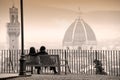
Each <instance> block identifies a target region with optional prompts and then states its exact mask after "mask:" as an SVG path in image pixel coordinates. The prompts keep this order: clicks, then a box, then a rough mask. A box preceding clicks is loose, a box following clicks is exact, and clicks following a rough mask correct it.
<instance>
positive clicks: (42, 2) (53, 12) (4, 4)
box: [0, 0, 120, 48]
mask: <svg viewBox="0 0 120 80" xmlns="http://www.w3.org/2000/svg"><path fill="white" fill-rule="evenodd" d="M19 1H20V0H0V36H1V39H0V43H1V44H2V43H4V44H6V45H7V44H8V41H7V40H8V38H7V37H8V35H7V27H6V24H7V23H8V22H9V8H10V7H12V5H13V4H14V5H15V7H17V8H19V7H20V5H19V4H20V3H19ZM23 1H24V37H25V47H27V48H28V47H29V46H31V45H32V46H36V44H37V45H40V46H41V45H48V44H49V47H61V45H62V40H63V37H64V34H65V31H66V29H67V28H68V27H69V26H70V24H71V23H72V22H74V20H75V19H76V18H77V16H78V15H80V16H81V17H82V18H83V19H84V21H85V22H86V23H88V24H89V25H90V26H91V28H92V29H93V31H94V33H95V35H96V38H97V41H107V40H118V41H119V40H120V0H23ZM79 7H80V11H81V14H79V10H78V8H79ZM19 12H20V9H19ZM19 15H20V14H19ZM19 21H20V16H19ZM36 47H37V48H38V46H36Z"/></svg>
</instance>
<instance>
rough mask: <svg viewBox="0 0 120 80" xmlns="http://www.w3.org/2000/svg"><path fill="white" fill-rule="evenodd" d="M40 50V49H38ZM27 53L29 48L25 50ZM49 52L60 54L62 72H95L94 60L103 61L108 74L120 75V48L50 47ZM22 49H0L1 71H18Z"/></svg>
mask: <svg viewBox="0 0 120 80" xmlns="http://www.w3.org/2000/svg"><path fill="white" fill-rule="evenodd" d="M37 51H38V50H37ZM24 52H25V54H28V53H29V50H25V51H24ZM47 52H48V54H50V55H54V54H56V55H59V57H60V60H61V72H65V73H74V74H91V75H92V74H95V72H96V69H95V68H94V67H95V64H94V63H93V61H94V60H95V59H97V60H100V61H101V62H102V67H103V68H104V71H105V72H106V73H107V75H112V76H119V75H120V51H118V50H63V49H48V50H47ZM20 55H21V51H20V50H11V51H10V50H1V51H0V73H18V72H19V59H20Z"/></svg>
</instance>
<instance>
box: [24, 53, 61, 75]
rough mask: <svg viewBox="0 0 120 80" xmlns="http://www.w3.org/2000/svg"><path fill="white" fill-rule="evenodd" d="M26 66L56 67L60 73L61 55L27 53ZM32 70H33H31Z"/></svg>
mask: <svg viewBox="0 0 120 80" xmlns="http://www.w3.org/2000/svg"><path fill="white" fill-rule="evenodd" d="M25 58H26V67H27V66H30V67H31V68H32V67H56V70H57V71H58V74H60V60H59V55H39V56H30V55H26V56H25ZM31 72H33V71H32V70H31Z"/></svg>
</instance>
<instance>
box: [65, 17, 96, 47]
mask: <svg viewBox="0 0 120 80" xmlns="http://www.w3.org/2000/svg"><path fill="white" fill-rule="evenodd" d="M83 45H96V37H95V34H94V32H93V30H92V29H91V27H90V26H89V25H88V24H87V23H86V22H85V21H84V20H83V19H81V18H78V19H76V20H75V21H74V22H73V23H72V24H71V25H70V27H69V28H68V29H67V30H66V32H65V35H64V39H63V46H67V47H68V46H79V47H80V46H83Z"/></svg>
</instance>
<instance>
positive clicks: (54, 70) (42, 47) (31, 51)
mask: <svg viewBox="0 0 120 80" xmlns="http://www.w3.org/2000/svg"><path fill="white" fill-rule="evenodd" d="M45 50H46V48H45V47H44V46H41V47H40V51H39V52H38V53H36V51H35V48H34V47H30V52H29V55H30V56H40V55H48V53H47V52H46V51H45ZM43 60H44V59H43ZM46 67H47V66H46ZM46 67H45V68H46ZM35 68H36V69H37V74H40V70H41V67H39V66H35ZM50 70H53V72H54V74H57V71H56V68H55V67H50Z"/></svg>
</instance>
